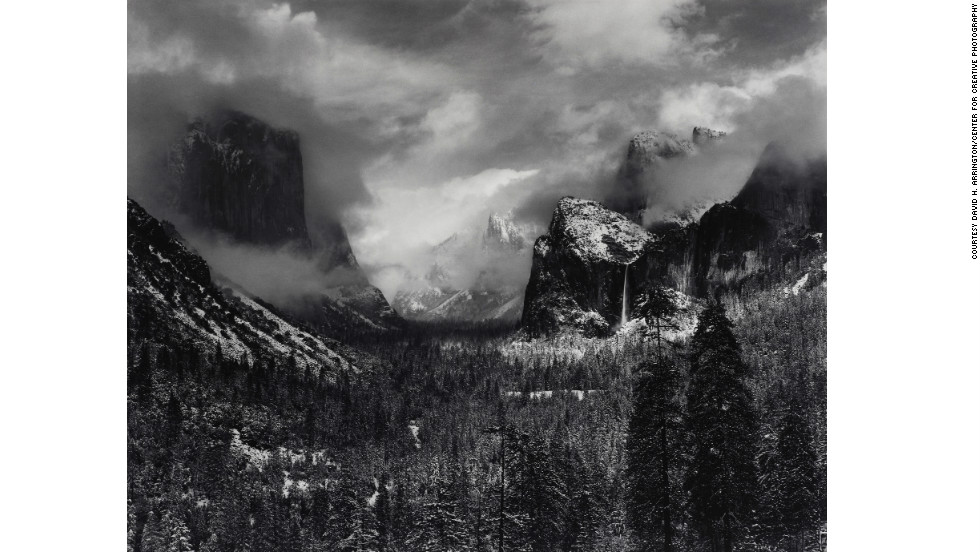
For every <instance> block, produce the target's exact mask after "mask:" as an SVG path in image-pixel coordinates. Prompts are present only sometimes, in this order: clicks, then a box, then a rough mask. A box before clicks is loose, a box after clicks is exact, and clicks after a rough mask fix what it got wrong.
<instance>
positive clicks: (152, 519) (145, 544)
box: [140, 512, 166, 552]
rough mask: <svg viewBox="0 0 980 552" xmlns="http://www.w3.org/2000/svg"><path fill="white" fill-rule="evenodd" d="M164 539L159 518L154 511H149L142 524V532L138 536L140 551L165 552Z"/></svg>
mask: <svg viewBox="0 0 980 552" xmlns="http://www.w3.org/2000/svg"><path fill="white" fill-rule="evenodd" d="M165 545H166V539H165V537H164V532H163V527H161V525H160V518H159V516H157V513H156V512H150V515H149V516H147V518H146V523H144V524H143V534H142V536H141V537H140V552H165V550H166V548H165Z"/></svg>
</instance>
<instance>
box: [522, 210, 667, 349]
mask: <svg viewBox="0 0 980 552" xmlns="http://www.w3.org/2000/svg"><path fill="white" fill-rule="evenodd" d="M656 241H657V240H656V238H655V237H654V236H652V235H651V234H650V233H649V232H647V231H646V230H644V229H643V228H642V227H640V226H639V225H637V224H635V223H634V222H632V221H630V220H629V219H627V218H626V217H625V216H623V215H622V214H620V213H617V212H615V211H612V210H609V209H607V208H606V207H604V206H603V205H602V204H600V203H597V202H595V201H588V200H582V199H575V198H571V197H565V198H562V199H561V200H560V201H559V202H558V206H557V207H556V208H555V211H554V214H553V215H552V219H551V224H550V226H549V228H548V234H547V235H545V236H541V237H540V238H538V239H537V241H536V242H535V244H534V257H533V261H532V267H531V277H530V280H529V282H528V287H527V291H526V293H525V298H524V315H523V317H522V326H523V328H524V329H525V331H527V332H528V334H530V335H531V336H540V335H548V334H553V333H557V332H561V331H566V330H568V331H575V332H579V333H582V334H585V335H593V336H598V335H607V334H609V333H611V332H612V331H613V330H614V329H615V327H616V326H617V325H618V324H620V323H621V321H622V320H621V318H622V306H623V299H624V289H627V288H628V287H629V285H628V284H626V285H624V282H625V281H626V280H627V279H629V278H631V275H630V272H629V270H630V265H631V264H633V263H635V262H636V261H637V260H638V259H640V258H641V257H642V256H644V255H645V254H646V253H648V252H649V251H650V250H651V249H652V248H653V247H654V246H655V245H656Z"/></svg>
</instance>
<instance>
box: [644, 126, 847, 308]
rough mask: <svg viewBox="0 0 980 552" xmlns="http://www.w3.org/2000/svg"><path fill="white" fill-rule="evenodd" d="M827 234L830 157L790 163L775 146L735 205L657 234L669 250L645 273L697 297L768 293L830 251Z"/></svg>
mask: <svg viewBox="0 0 980 552" xmlns="http://www.w3.org/2000/svg"><path fill="white" fill-rule="evenodd" d="M826 231H827V160H826V158H825V157H824V158H820V159H815V160H809V161H805V162H802V161H793V160H789V156H788V155H786V153H785V152H784V151H783V150H782V148H780V147H779V146H778V145H775V144H771V145H769V146H768V147H767V148H766V150H765V151H764V152H763V154H762V155H761V157H760V159H759V162H758V163H757V165H756V168H755V169H754V170H753V172H752V174H751V175H750V176H749V178H748V180H747V181H746V183H745V185H744V186H743V188H742V190H741V191H740V192H739V193H738V195H736V197H735V198H734V199H733V200H732V201H731V202H723V203H718V204H716V205H714V206H713V207H711V209H709V210H708V211H707V212H706V213H705V214H704V215H703V216H702V217H701V218H700V220H698V222H697V223H694V224H691V225H688V226H685V227H675V228H668V229H664V230H662V231H660V232H657V234H658V236H660V237H661V241H662V243H663V244H664V247H663V248H662V249H661V253H660V254H659V255H658V256H657V258H656V259H655V261H654V260H653V259H649V260H648V262H646V263H644V266H643V270H644V272H645V273H646V277H647V278H649V279H651V280H653V281H659V282H663V283H664V284H665V285H668V286H671V287H674V288H676V289H678V290H681V291H683V292H684V293H687V294H690V295H693V296H695V297H711V296H715V295H719V294H724V293H732V292H734V293H737V292H738V291H739V290H741V289H742V288H743V287H745V286H755V287H766V286H768V285H770V284H772V283H773V282H776V281H778V280H779V279H780V278H781V277H782V275H783V274H784V273H786V272H787V271H788V270H791V269H792V267H794V266H797V265H800V264H801V263H803V264H805V263H806V262H807V259H808V258H809V257H810V256H812V255H813V254H814V253H819V252H821V251H826Z"/></svg>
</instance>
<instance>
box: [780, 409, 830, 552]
mask: <svg viewBox="0 0 980 552" xmlns="http://www.w3.org/2000/svg"><path fill="white" fill-rule="evenodd" d="M776 450H777V454H776V463H775V477H774V478H773V482H774V483H775V485H776V489H777V492H776V493H775V494H776V497H777V500H778V507H777V510H778V512H779V518H780V522H781V526H782V527H783V530H784V531H785V532H786V533H788V534H789V536H790V542H789V549H790V551H791V552H798V551H801V550H803V546H804V542H803V540H804V533H805V532H806V531H809V530H811V529H813V528H814V526H815V525H816V522H817V520H818V519H819V508H820V505H819V492H818V486H819V472H818V465H817V453H816V451H814V447H813V437H812V432H811V431H810V427H809V424H808V423H807V417H806V407H805V402H804V401H802V400H801V399H800V398H799V394H794V397H793V398H792V399H791V401H790V404H789V405H788V408H787V410H786V413H785V414H784V415H783V417H782V420H781V424H780V428H779V441H778V445H777V449H776Z"/></svg>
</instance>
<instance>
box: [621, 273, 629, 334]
mask: <svg viewBox="0 0 980 552" xmlns="http://www.w3.org/2000/svg"><path fill="white" fill-rule="evenodd" d="M629 273H630V265H626V270H624V271H623V310H622V312H621V313H620V315H619V326H620V327H623V326H625V325H626V321H627V318H626V316H627V314H626V284H627V282H628V281H629V279H628V278H627V276H629Z"/></svg>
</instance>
